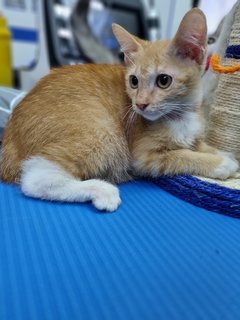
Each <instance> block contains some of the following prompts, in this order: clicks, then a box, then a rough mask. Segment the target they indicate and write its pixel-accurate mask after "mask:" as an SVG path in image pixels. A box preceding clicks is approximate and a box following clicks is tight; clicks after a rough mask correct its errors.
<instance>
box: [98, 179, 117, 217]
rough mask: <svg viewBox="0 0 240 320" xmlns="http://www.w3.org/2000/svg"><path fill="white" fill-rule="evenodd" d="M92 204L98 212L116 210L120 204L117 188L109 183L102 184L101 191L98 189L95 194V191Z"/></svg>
mask: <svg viewBox="0 0 240 320" xmlns="http://www.w3.org/2000/svg"><path fill="white" fill-rule="evenodd" d="M98 187H99V186H98ZM92 203H93V205H94V206H95V207H96V208H97V209H98V210H106V211H109V212H113V211H115V210H117V208H118V207H119V205H120V204H121V199H120V196H119V190H118V188H117V187H115V186H113V185H112V184H110V183H107V182H102V185H101V189H100V188H98V190H97V192H96V191H95V196H94V198H93V200H92Z"/></svg>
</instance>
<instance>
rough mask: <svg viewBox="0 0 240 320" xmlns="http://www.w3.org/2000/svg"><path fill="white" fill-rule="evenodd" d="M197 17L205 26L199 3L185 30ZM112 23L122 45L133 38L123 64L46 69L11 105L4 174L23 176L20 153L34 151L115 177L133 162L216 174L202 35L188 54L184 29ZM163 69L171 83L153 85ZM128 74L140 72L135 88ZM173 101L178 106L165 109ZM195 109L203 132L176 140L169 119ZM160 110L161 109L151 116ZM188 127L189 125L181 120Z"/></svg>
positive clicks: (83, 175)
mask: <svg viewBox="0 0 240 320" xmlns="http://www.w3.org/2000/svg"><path fill="white" fill-rule="evenodd" d="M193 19H194V21H195V20H197V19H198V20H199V21H200V23H201V25H202V29H204V28H205V20H204V19H205V18H204V16H203V14H202V13H201V12H200V11H199V10H197V9H194V10H192V11H191V12H190V13H189V14H187V16H186V17H185V18H184V20H183V22H182V24H181V27H180V31H181V37H182V36H183V35H184V32H185V33H186V34H188V32H186V31H184V30H186V29H187V30H188V29H189V28H190V25H191V23H190V22H191V21H192V20H193ZM189 20H190V21H189ZM114 28H115V34H116V36H117V38H118V39H119V42H120V43H121V42H122V43H121V45H122V47H123V51H124V42H128V43H130V44H132V45H130V46H128V45H126V46H125V48H127V49H128V50H130V51H131V50H132V51H131V52H125V54H126V55H128V59H127V61H126V62H127V67H126V69H125V68H124V67H122V66H120V65H116V66H110V65H78V66H67V67H62V68H58V69H55V70H53V71H51V73H50V74H49V75H47V76H46V77H44V78H43V79H42V80H41V81H40V82H39V83H38V84H37V85H36V86H35V88H34V89H33V90H32V91H31V92H30V93H29V94H28V95H27V96H26V97H25V99H24V100H23V101H22V102H21V103H20V104H19V106H18V107H17V108H16V109H15V110H14V112H13V114H12V117H11V119H10V121H9V123H8V125H7V127H6V130H5V135H4V139H3V154H2V160H1V177H2V179H3V180H4V181H6V182H19V180H20V176H21V166H22V163H23V161H24V160H26V159H28V158H30V157H31V156H34V155H37V156H41V157H43V158H46V159H48V160H51V161H52V162H54V163H57V164H58V165H60V166H61V167H62V168H64V169H65V170H66V171H67V172H69V173H70V174H71V175H72V176H74V177H76V178H79V179H82V180H86V179H90V178H101V179H105V180H109V181H112V182H115V183H118V182H122V181H126V180H128V179H130V171H131V170H133V171H134V173H136V174H137V175H144V176H145V175H148V176H154V177H155V176H158V175H160V174H170V175H172V174H181V173H190V174H201V175H205V176H209V177H211V176H213V175H214V170H215V169H216V168H217V167H218V166H219V165H220V164H221V163H222V162H223V161H224V158H223V157H222V156H221V155H218V154H217V151H216V150H215V149H211V148H210V149H209V148H208V147H207V146H205V145H204V144H203V143H202V142H201V140H202V138H203V137H202V120H201V115H200V114H201V112H200V109H199V108H200V104H201V95H200V94H199V92H200V91H201V86H200V81H201V74H202V70H203V65H204V60H203V57H202V47H201V46H204V45H205V43H203V42H201V41H203V40H202V39H200V37H199V39H200V40H199V44H198V43H197V41H198V39H197V38H196V39H197V40H196V39H195V40H194V42H193V41H192V39H190V40H189V41H190V42H191V43H190V44H189V48H190V49H189V50H190V51H191V50H192V51H191V52H190V55H189V57H188V56H187V57H186V55H187V54H188V47H186V43H185V42H186V41H187V40H188V39H185V38H184V39H183V40H181V41H182V42H181V41H180V40H179V38H180V35H179V34H177V35H176V37H175V38H174V40H173V41H172V42H169V41H156V42H154V43H149V42H144V41H142V40H141V41H140V40H138V39H137V38H136V37H133V36H131V35H130V34H128V33H127V32H126V31H125V30H123V29H121V30H120V29H118V26H116V25H115V27H114ZM200 29H201V28H200ZM196 30H197V29H196ZM197 32H198V31H196V34H197ZM204 32H205V33H206V31H204ZM196 34H194V37H195V36H196V37H197V36H198V34H197V35H196ZM201 37H202V38H203V36H202V35H201ZM131 41H133V42H131ZM179 43H180V44H179ZM198 45H199V48H196V47H197V46H198ZM197 50H199V52H200V54H199V56H198V58H197V59H196V61H195V60H194V57H193V55H192V53H193V52H196V51H197ZM200 60H201V61H200ZM159 73H160V74H161V73H164V74H165V73H166V74H171V76H172V78H173V82H172V85H171V86H170V87H169V88H168V89H159V88H158V87H156V85H155V77H156V76H157V75H158V74H159ZM131 74H136V75H137V76H138V77H139V80H140V82H139V88H138V89H137V90H134V89H132V88H130V86H129V75H131ZM124 77H125V80H124ZM136 103H144V104H150V105H151V108H152V110H150V111H149V112H150V113H149V114H148V113H147V112H148V111H147V110H146V112H145V111H144V112H140V111H139V110H136ZM175 104H176V109H177V111H176V110H175V109H173V110H172V111H171V112H170V114H169V113H167V114H165V113H164V112H167V111H168V108H169V105H175ZM131 105H132V106H133V107H131ZM132 108H133V109H132ZM184 108H185V109H186V110H185V109H184ZM136 111H138V113H139V114H137V113H136ZM190 111H191V114H192V113H193V114H194V117H195V114H196V119H197V120H196V121H197V122H196V123H197V125H199V132H197V133H196V134H195V135H194V136H191V132H190V133H189V135H188V136H186V141H184V137H183V138H182V139H180V140H179V139H178V134H176V133H175V135H174V134H173V131H174V130H175V129H174V128H175V127H171V126H170V125H169V123H170V122H171V123H172V124H173V126H174V123H175V122H176V124H177V125H178V123H179V122H181V121H183V118H184V115H185V114H187V113H188V112H190ZM151 112H152V113H151ZM156 112H157V113H160V114H161V112H163V113H164V114H163V116H159V118H158V119H155V120H154V121H151V120H147V118H148V116H149V117H151V116H152V114H154V116H155V113H156ZM145 116H146V117H145ZM194 119H195V118H194ZM189 121H190V120H189ZM188 125H189V126H190V125H191V121H190V122H189V124H188ZM183 129H184V130H185V129H187V128H185V124H184V123H183ZM180 131H181V130H180ZM179 134H180V135H181V134H182V132H179ZM206 152H208V153H206ZM46 179H47V177H46Z"/></svg>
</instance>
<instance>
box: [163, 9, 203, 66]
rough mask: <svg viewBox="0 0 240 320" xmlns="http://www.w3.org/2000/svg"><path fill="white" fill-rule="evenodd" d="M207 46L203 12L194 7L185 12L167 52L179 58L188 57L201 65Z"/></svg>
mask: <svg viewBox="0 0 240 320" xmlns="http://www.w3.org/2000/svg"><path fill="white" fill-rule="evenodd" d="M206 46H207V24H206V18H205V15H204V13H203V12H202V11H201V10H200V9H197V8H194V9H192V10H190V11H188V12H187V13H186V15H185V16H184V17H183V19H182V22H181V23H180V26H179V28H178V31H177V33H176V35H175V37H174V38H173V40H172V42H171V44H170V47H169V53H170V54H172V53H173V54H174V55H176V56H179V57H180V58H183V59H185V58H189V59H191V60H193V61H195V62H196V63H197V64H199V65H201V64H202V63H203V61H204V57H205V52H206Z"/></svg>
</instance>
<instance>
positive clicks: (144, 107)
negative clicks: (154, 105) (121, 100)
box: [136, 103, 148, 111]
mask: <svg viewBox="0 0 240 320" xmlns="http://www.w3.org/2000/svg"><path fill="white" fill-rule="evenodd" d="M136 106H137V107H138V109H140V110H142V111H143V110H145V109H146V108H147V106H148V103H136Z"/></svg>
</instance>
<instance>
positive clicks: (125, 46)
mask: <svg viewBox="0 0 240 320" xmlns="http://www.w3.org/2000/svg"><path fill="white" fill-rule="evenodd" d="M112 30H113V33H114V35H115V37H116V39H117V41H118V42H119V44H120V46H121V50H122V52H123V53H124V61H125V63H126V64H129V63H131V62H132V61H133V59H134V54H135V53H136V52H138V51H139V50H142V45H143V42H144V40H140V39H138V38H137V37H135V36H133V35H132V34H131V33H129V32H128V31H127V30H125V29H124V28H123V27H121V26H120V25H118V24H116V23H113V25H112Z"/></svg>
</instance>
